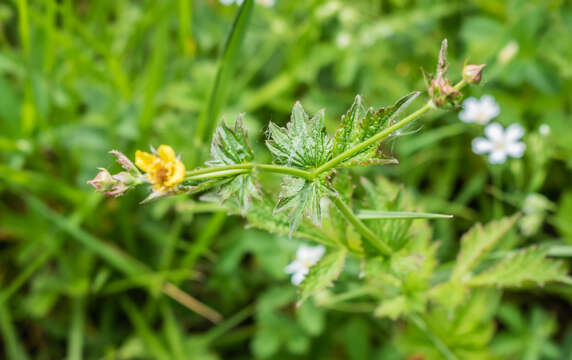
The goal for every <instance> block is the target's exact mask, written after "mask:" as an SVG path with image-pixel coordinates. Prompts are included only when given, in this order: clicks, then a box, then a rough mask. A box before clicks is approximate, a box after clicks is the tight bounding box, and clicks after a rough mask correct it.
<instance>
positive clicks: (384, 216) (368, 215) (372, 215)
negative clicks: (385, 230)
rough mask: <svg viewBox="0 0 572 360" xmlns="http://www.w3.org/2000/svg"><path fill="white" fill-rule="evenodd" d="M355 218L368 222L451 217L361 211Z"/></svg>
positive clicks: (416, 213) (445, 216)
mask: <svg viewBox="0 0 572 360" xmlns="http://www.w3.org/2000/svg"><path fill="white" fill-rule="evenodd" d="M357 217H358V218H360V219H368V220H375V219H379V220H398V219H451V218H452V217H453V215H448V214H432V213H421V212H406V211H405V212H402V211H378V210H361V211H359V212H358V214H357Z"/></svg>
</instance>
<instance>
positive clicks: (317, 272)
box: [298, 250, 346, 305]
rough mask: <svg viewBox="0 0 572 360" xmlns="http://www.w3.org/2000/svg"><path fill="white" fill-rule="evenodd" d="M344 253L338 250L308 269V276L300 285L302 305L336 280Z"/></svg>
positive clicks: (300, 301)
mask: <svg viewBox="0 0 572 360" xmlns="http://www.w3.org/2000/svg"><path fill="white" fill-rule="evenodd" d="M345 259H346V251H345V250H340V251H336V252H332V253H329V254H327V255H326V256H324V257H323V258H322V259H321V260H320V261H318V262H317V263H316V265H314V266H312V267H311V268H310V271H309V272H308V275H306V278H305V279H304V281H302V283H301V284H300V300H299V301H298V305H300V304H302V303H303V302H304V301H305V300H306V299H307V298H308V297H310V296H312V295H314V294H316V293H318V292H319V291H321V290H323V289H325V288H326V287H327V286H331V285H332V283H333V282H334V280H336V279H337V278H338V276H339V275H340V272H341V271H342V269H343V267H344V263H345Z"/></svg>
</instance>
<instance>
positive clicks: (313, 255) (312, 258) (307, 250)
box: [296, 245, 326, 265]
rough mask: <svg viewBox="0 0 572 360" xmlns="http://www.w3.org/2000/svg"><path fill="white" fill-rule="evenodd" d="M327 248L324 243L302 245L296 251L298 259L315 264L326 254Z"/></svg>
mask: <svg viewBox="0 0 572 360" xmlns="http://www.w3.org/2000/svg"><path fill="white" fill-rule="evenodd" d="M325 251H326V248H324V247H323V246H322V245H318V246H306V245H301V246H300V247H299V248H298V251H296V260H298V261H302V262H304V263H309V264H312V265H313V264H315V263H317V262H318V260H320V258H321V257H322V256H323V255H324V252H325Z"/></svg>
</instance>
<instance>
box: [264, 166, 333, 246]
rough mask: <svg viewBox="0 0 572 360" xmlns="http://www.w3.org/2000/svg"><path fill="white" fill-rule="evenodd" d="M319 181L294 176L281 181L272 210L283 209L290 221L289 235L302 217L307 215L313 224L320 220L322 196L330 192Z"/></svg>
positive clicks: (280, 210)
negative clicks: (280, 188) (278, 193)
mask: <svg viewBox="0 0 572 360" xmlns="http://www.w3.org/2000/svg"><path fill="white" fill-rule="evenodd" d="M331 193H332V191H331V190H330V189H328V188H327V187H326V186H325V185H324V184H322V183H321V181H308V180H304V179H300V178H295V177H286V178H285V179H284V181H283V183H282V191H281V192H280V195H279V196H278V198H279V200H278V203H277V204H276V208H275V210H274V212H275V213H279V212H282V211H285V212H287V213H288V217H289V222H290V236H292V234H294V232H295V231H296V229H297V228H298V226H299V225H300V222H301V221H302V217H303V216H304V215H305V216H307V217H309V218H310V219H311V220H312V221H313V222H314V223H315V224H320V223H321V221H322V212H323V210H322V207H323V206H322V202H321V200H322V198H323V197H324V196H327V195H329V194H331Z"/></svg>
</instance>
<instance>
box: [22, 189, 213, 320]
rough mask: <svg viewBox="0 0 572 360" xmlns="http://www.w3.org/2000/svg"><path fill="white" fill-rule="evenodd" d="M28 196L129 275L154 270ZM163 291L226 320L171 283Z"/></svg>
mask: <svg viewBox="0 0 572 360" xmlns="http://www.w3.org/2000/svg"><path fill="white" fill-rule="evenodd" d="M24 198H25V199H26V202H27V203H28V205H29V206H30V207H31V208H32V209H34V210H35V211H37V212H38V213H39V214H40V215H43V216H44V217H46V218H47V219H48V220H50V221H52V222H53V223H54V224H55V225H56V226H57V227H59V228H60V229H62V230H64V231H65V232H66V233H68V234H69V235H71V236H72V238H73V239H75V240H77V241H79V242H80V243H81V244H82V245H84V246H85V247H87V248H88V249H90V250H91V251H93V252H94V253H96V254H97V255H99V256H100V257H102V258H103V259H104V260H106V261H107V262H108V263H110V265H112V266H113V267H115V268H116V269H118V270H119V271H121V272H122V273H124V274H126V275H129V276H136V275H143V274H149V273H150V272H151V270H150V269H148V268H147V267H146V266H145V265H144V264H142V263H140V262H138V261H137V260H135V259H133V258H131V257H130V256H129V255H127V254H125V253H123V252H121V250H119V249H117V248H115V247H113V246H111V245H109V244H107V243H105V242H103V241H101V240H99V239H98V238H96V237H95V236H93V235H91V234H89V233H87V232H85V231H83V230H82V229H81V228H79V227H78V226H76V225H74V224H73V223H71V222H69V221H67V220H66V218H65V217H63V216H62V215H60V214H58V213H56V212H54V211H52V209H50V208H49V207H47V206H46V205H45V204H44V203H42V202H41V201H40V200H39V199H37V198H36V197H34V196H32V195H25V196H24ZM162 292H163V293H164V294H166V295H168V296H169V297H171V298H172V299H174V300H175V301H177V302H179V303H181V304H182V305H183V306H185V307H187V308H188V309H189V310H192V311H194V312H196V313H197V314H199V315H201V316H203V317H205V318H207V319H209V320H210V321H212V322H214V323H216V322H219V321H220V320H221V319H222V316H221V315H220V314H219V313H218V312H216V311H215V310H213V309H211V308H209V307H208V306H206V305H205V304H203V303H201V302H200V301H198V300H197V299H195V298H193V297H192V296H190V295H189V294H187V293H186V292H184V291H183V290H181V289H179V288H178V287H176V286H175V285H173V284H171V283H165V284H164V285H163V287H162Z"/></svg>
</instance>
